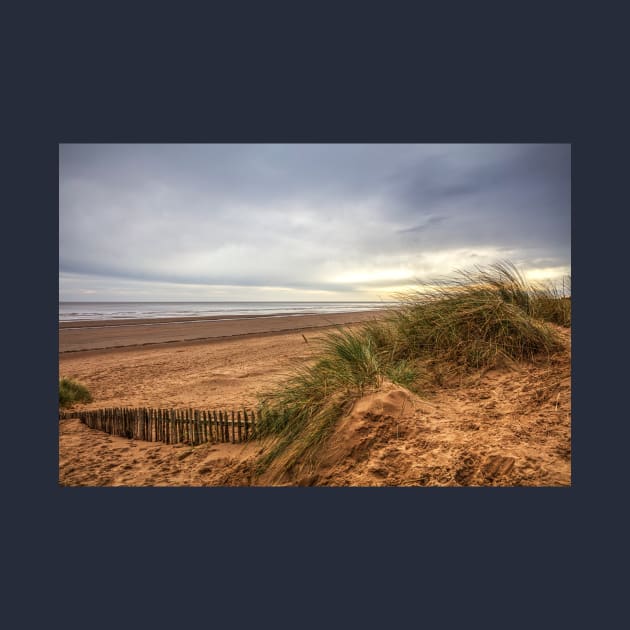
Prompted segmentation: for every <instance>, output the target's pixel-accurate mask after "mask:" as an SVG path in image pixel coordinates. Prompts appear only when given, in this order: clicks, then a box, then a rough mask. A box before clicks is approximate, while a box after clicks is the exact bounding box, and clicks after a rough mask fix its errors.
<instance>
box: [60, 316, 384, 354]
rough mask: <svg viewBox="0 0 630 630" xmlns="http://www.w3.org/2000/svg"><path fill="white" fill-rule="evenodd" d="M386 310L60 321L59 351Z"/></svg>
mask: <svg viewBox="0 0 630 630" xmlns="http://www.w3.org/2000/svg"><path fill="white" fill-rule="evenodd" d="M383 313H384V311H364V312H355V313H329V314H325V315H322V314H317V315H279V316H269V315H259V316H247V317H244V316H220V317H204V318H194V319H184V318H172V319H169V318H159V319H133V320H129V319H128V320H104V321H81V322H61V323H60V324H59V353H60V354H65V353H68V352H81V351H88V350H105V349H112V348H126V347H138V346H149V345H151V346H158V345H163V344H179V345H182V344H189V343H195V342H206V341H209V340H218V339H226V338H232V337H246V336H257V335H269V334H275V333H283V332H289V331H302V330H309V329H312V328H321V327H326V326H335V325H342V324H350V323H354V322H363V321H368V320H371V319H374V318H375V317H378V316H380V315H382V314H383Z"/></svg>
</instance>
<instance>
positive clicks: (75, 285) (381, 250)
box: [59, 144, 571, 301]
mask: <svg viewBox="0 0 630 630" xmlns="http://www.w3.org/2000/svg"><path fill="white" fill-rule="evenodd" d="M570 245H571V148H570V145H566V144H545V145H534V144H520V145H517V144H495V145H490V144H463V145H456V144H442V145H439V144H437V145H430V144H390V145H386V144H345V145H344V144H285V145H282V144H249V145H248V144H223V145H221V144H189V145H183V144H180V145H177V144H161V145H160V144H144V145H143V144H125V145H121V144H63V145H60V147H59V295H60V300H62V301H84V300H85V301H88V300H90V301H92V300H94V301H97V300H103V301H109V300H111V301H115V300H121V301H122V300H132V301H133V300H381V299H382V300H387V299H390V298H391V295H392V293H394V292H396V291H400V290H404V289H405V288H406V287H408V286H410V284H412V283H413V282H414V280H416V279H419V280H429V279H431V278H434V277H437V276H442V275H444V274H448V273H449V272H450V271H452V270H453V269H455V268H471V267H472V266H474V265H484V264H488V263H492V262H495V261H497V260H503V259H509V260H512V261H513V262H515V263H516V264H518V265H519V266H520V268H521V269H522V270H523V271H524V272H525V273H526V274H527V275H528V276H529V277H531V278H533V279H544V278H549V279H552V280H553V279H557V278H560V277H562V276H563V275H565V274H568V273H570V259H571V251H570Z"/></svg>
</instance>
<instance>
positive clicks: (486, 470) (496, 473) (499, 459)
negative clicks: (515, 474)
mask: <svg viewBox="0 0 630 630" xmlns="http://www.w3.org/2000/svg"><path fill="white" fill-rule="evenodd" d="M515 461H516V460H515V459H514V458H513V457H503V456H502V455H491V456H490V457H488V459H487V460H486V462H485V463H484V465H483V466H482V467H481V472H482V474H483V476H484V477H485V478H486V479H488V480H494V479H497V478H500V477H504V476H506V475H507V474H509V473H510V472H511V470H512V469H513V468H514V462H515Z"/></svg>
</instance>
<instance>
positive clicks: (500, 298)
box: [393, 263, 562, 368]
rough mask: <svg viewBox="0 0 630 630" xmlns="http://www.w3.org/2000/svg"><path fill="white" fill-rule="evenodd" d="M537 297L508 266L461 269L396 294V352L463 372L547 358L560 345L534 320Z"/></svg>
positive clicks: (538, 306) (537, 303)
mask: <svg viewBox="0 0 630 630" xmlns="http://www.w3.org/2000/svg"><path fill="white" fill-rule="evenodd" d="M540 297H541V296H540V294H539V290H538V289H536V288H534V287H532V286H530V285H529V284H528V283H527V282H526V281H525V280H524V279H523V277H522V276H521V275H520V273H519V272H518V270H517V269H516V268H515V267H514V266H513V265H511V264H510V263H498V264H495V265H492V266H491V267H489V268H486V269H477V271H476V272H466V271H459V272H457V273H456V274H455V275H454V276H453V277H452V278H449V279H446V280H441V281H437V282H432V283H431V284H430V285H427V286H426V287H420V288H419V289H417V290H416V291H414V292H412V293H408V294H405V295H402V296H400V299H401V303H402V306H401V308H400V309H399V310H398V311H397V312H396V314H395V315H394V317H393V322H394V325H395V327H396V330H397V333H398V352H399V353H401V354H402V355H403V356H406V357H419V356H424V357H430V358H432V359H433V360H438V361H448V362H451V363H453V364H455V365H459V366H462V367H465V368H482V367H489V366H491V365H493V364H495V363H497V362H498V361H500V360H507V361H510V360H516V361H522V360H530V359H532V358H533V357H534V356H536V355H538V354H541V353H543V354H550V353H552V352H554V351H556V350H559V349H560V348H561V347H562V344H561V342H560V340H559V339H558V336H557V335H556V333H555V332H554V331H553V330H552V329H551V328H550V327H548V326H546V325H545V323H544V322H542V321H540V320H539V319H537V317H536V311H537V309H540V301H539V300H540Z"/></svg>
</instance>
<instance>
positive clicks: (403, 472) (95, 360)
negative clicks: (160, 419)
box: [59, 313, 571, 486]
mask: <svg viewBox="0 0 630 630" xmlns="http://www.w3.org/2000/svg"><path fill="white" fill-rule="evenodd" d="M357 316H358V317H357ZM375 316H377V314H374V313H371V314H362V313H352V314H346V315H345V316H342V315H339V314H338V315H319V316H310V315H309V316H297V317H289V318H285V319H284V320H283V321H280V320H281V318H256V319H248V320H243V319H240V320H239V319H232V320H231V321H227V322H226V321H222V322H211V321H207V322H202V323H201V326H202V327H204V328H195V329H192V328H188V327H191V326H195V324H192V323H190V324H189V323H182V322H178V323H177V324H170V323H166V322H164V323H162V325H158V326H149V327H140V326H132V327H129V328H128V329H126V330H125V331H123V333H122V334H123V336H124V339H123V338H122V337H117V338H116V339H115V338H114V337H107V336H105V337H104V336H103V330H104V328H105V327H103V328H89V327H82V328H81V330H79V331H78V333H77V334H75V335H73V336H72V337H65V335H66V334H68V333H69V332H71V331H68V330H66V329H64V330H60V354H59V373H60V377H71V378H74V379H77V380H79V381H80V382H82V383H84V384H85V385H86V386H87V387H88V388H89V389H90V391H91V393H92V395H93V397H94V401H93V402H92V403H90V404H89V405H85V406H84V407H85V408H99V407H108V406H147V407H149V406H156V407H177V408H181V407H191V408H198V409H204V408H205V409H208V408H218V407H222V408H225V407H228V408H230V407H241V406H249V405H253V404H254V403H255V402H256V394H257V393H258V392H260V391H261V390H264V389H267V388H269V387H270V386H273V385H276V384H277V383H279V382H281V381H282V380H283V379H284V378H285V377H286V376H288V375H289V374H290V373H291V372H292V371H293V370H294V368H295V367H297V366H300V365H305V364H306V363H308V361H309V360H311V359H312V358H313V356H314V353H315V352H316V351H317V338H318V337H320V336H321V335H322V334H323V333H324V332H325V331H326V330H327V329H330V324H331V320H334V321H335V323H341V322H340V320H343V319H344V317H345V318H346V321H357V320H364V319H366V318H367V319H369V318H372V317H375ZM306 318H309V319H306ZM259 320H267V321H265V322H261V321H259ZM271 320H275V321H273V322H271ZM213 325H214V326H218V327H217V328H215V329H212V326H213ZM285 326H286V327H287V328H284V327H285ZM291 326H292V327H293V330H291V329H290V327H291ZM169 327H171V328H170V330H169V331H166V330H165V329H166V328H169ZM178 327H184V329H185V330H178ZM77 328H78V327H77ZM116 329H117V327H112V330H116ZM130 329H132V330H130ZM147 330H149V331H152V332H151V333H147V332H146V331H147ZM219 330H220V331H221V334H220V335H219V334H216V335H214V333H218V332H219ZM558 330H559V332H560V334H561V335H562V337H563V338H564V340H565V343H566V351H565V352H562V353H560V354H558V355H556V356H555V357H553V358H552V360H551V362H549V361H547V360H546V358H541V360H540V361H536V362H534V363H523V364H519V365H517V366H516V367H515V368H509V369H508V368H507V367H506V368H501V369H495V370H491V371H488V372H485V373H479V374H477V375H474V376H473V377H471V378H470V379H465V380H462V381H461V382H459V383H454V384H450V386H449V387H444V388H439V389H435V390H434V391H432V392H427V393H426V395H423V396H422V397H418V396H416V395H413V394H411V393H410V392H407V391H406V390H403V389H402V388H399V387H397V386H395V385H393V384H388V383H386V384H385V385H384V387H383V388H382V390H381V391H379V392H375V393H372V394H369V395H368V396H366V398H365V399H362V400H360V401H358V402H357V404H356V405H355V407H354V408H353V409H352V411H351V412H350V413H349V414H348V416H347V417H346V418H344V419H343V420H342V422H340V424H339V426H338V428H337V430H336V431H335V432H334V433H333V435H332V436H331V438H330V440H329V442H328V444H327V445H326V450H325V452H324V455H323V457H322V462H321V463H320V465H319V467H318V468H317V470H310V471H304V472H302V473H299V474H296V475H295V476H294V477H292V478H285V479H283V480H281V481H278V480H277V479H272V476H271V475H270V474H269V475H267V476H263V477H260V478H257V477H255V476H254V475H253V469H252V462H253V459H254V457H255V456H256V455H257V454H259V453H260V452H261V445H260V444H259V443H250V444H245V445H243V444H202V445H199V446H195V447H191V446H187V445H181V444H180V445H166V444H162V443H150V442H141V441H139V440H128V439H125V438H120V437H113V436H110V435H108V434H106V433H102V432H99V431H95V430H92V429H89V428H87V427H86V426H85V425H82V424H81V423H80V422H79V421H78V420H76V419H69V420H62V421H60V422H59V483H60V484H61V485H63V486H216V485H250V484H258V485H271V484H279V485H350V486H387V485H401V486H405V485H415V486H418V485H429V486H430V485H439V486H458V485H484V486H485V485H499V486H500V485H504V486H505V485H507V486H512V485H530V486H567V485H570V483H571V353H570V341H571V340H570V331H568V330H564V329H558ZM193 331H194V332H193ZM274 331H275V332H274ZM72 332H74V331H72ZM114 334H118V335H120V334H121V333H120V332H116V333H114ZM198 334H199V335H203V336H204V338H203V339H200V338H198V337H197V335H198ZM226 334H231V336H230V337H225V336H224V335H226ZM62 335H63V336H64V341H63V346H62V340H61V338H62ZM134 335H135V336H134ZM152 335H153V336H152ZM181 336H183V338H180V337H181ZM187 339H188V340H187ZM119 341H122V342H123V343H124V344H126V345H125V346H124V347H118V348H115V347H110V348H108V349H94V348H103V346H102V345H101V344H103V343H114V345H118V342H119ZM139 344H145V345H139ZM73 345H74V346H73ZM62 347H63V348H65V349H66V351H62ZM71 347H75V351H67V350H68V349H69V348H71ZM78 348H83V349H82V350H80V349H78ZM79 408H81V407H79ZM271 472H273V471H271Z"/></svg>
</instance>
